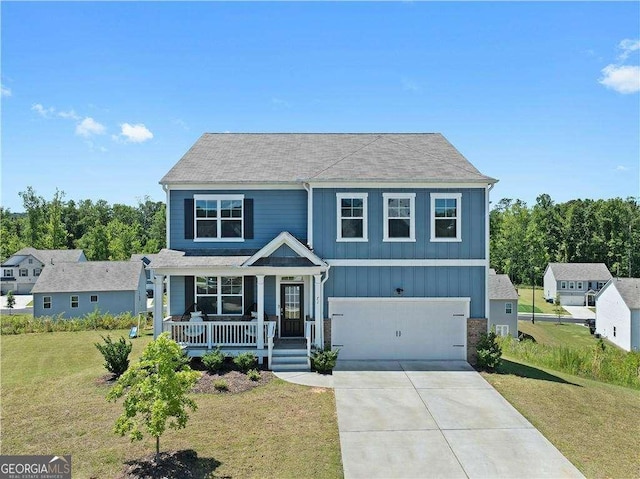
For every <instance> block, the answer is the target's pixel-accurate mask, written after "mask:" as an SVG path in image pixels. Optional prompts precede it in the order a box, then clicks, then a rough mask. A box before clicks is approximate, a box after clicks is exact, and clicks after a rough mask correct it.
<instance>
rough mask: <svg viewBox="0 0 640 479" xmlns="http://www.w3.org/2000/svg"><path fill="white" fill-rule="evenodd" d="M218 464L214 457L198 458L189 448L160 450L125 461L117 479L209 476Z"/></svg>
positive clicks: (174, 478) (168, 478)
mask: <svg viewBox="0 0 640 479" xmlns="http://www.w3.org/2000/svg"><path fill="white" fill-rule="evenodd" d="M219 465H220V463H219V462H218V461H216V460H215V459H208V458H198V454H197V453H196V452H195V451H194V450H191V449H188V450H184V451H167V452H161V453H160V455H159V456H157V457H156V455H155V454H150V455H148V456H145V457H142V458H140V459H137V460H135V461H128V462H126V463H125V468H124V471H123V472H122V474H121V475H120V476H118V478H117V479H165V478H166V479H182V478H184V479H190V478H200V477H210V475H211V473H213V472H214V471H215V469H216V468H217V467H218V466H219Z"/></svg>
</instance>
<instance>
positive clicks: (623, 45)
mask: <svg viewBox="0 0 640 479" xmlns="http://www.w3.org/2000/svg"><path fill="white" fill-rule="evenodd" d="M618 48H619V49H620V50H622V53H621V54H620V55H619V56H618V58H619V59H620V60H621V61H625V60H626V59H627V58H629V55H631V53H632V52H635V51H637V50H640V40H631V39H629V38H625V39H624V40H622V41H621V42H620V43H619V44H618Z"/></svg>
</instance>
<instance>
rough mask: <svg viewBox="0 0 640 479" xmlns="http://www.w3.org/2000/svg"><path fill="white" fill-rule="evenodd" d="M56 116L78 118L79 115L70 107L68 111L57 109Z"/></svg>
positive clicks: (67, 118)
mask: <svg viewBox="0 0 640 479" xmlns="http://www.w3.org/2000/svg"><path fill="white" fill-rule="evenodd" d="M58 116H59V117H60V118H64V119H65V120H79V119H80V115H78V114H77V113H76V112H75V110H73V109H71V110H69V111H59V112H58Z"/></svg>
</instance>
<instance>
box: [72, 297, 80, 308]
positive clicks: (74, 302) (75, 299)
mask: <svg viewBox="0 0 640 479" xmlns="http://www.w3.org/2000/svg"><path fill="white" fill-rule="evenodd" d="M79 303H80V298H79V297H78V296H77V295H75V294H74V295H72V296H71V307H72V308H77V307H78V304H79Z"/></svg>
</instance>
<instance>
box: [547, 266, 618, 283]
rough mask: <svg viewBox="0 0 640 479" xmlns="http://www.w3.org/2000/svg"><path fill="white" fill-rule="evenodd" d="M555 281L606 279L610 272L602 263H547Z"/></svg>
mask: <svg viewBox="0 0 640 479" xmlns="http://www.w3.org/2000/svg"><path fill="white" fill-rule="evenodd" d="M548 267H549V268H551V271H553V276H554V277H555V279H556V281H608V280H610V279H611V273H610V272H609V270H608V269H607V265H605V264H604V263H549V266H548Z"/></svg>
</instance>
